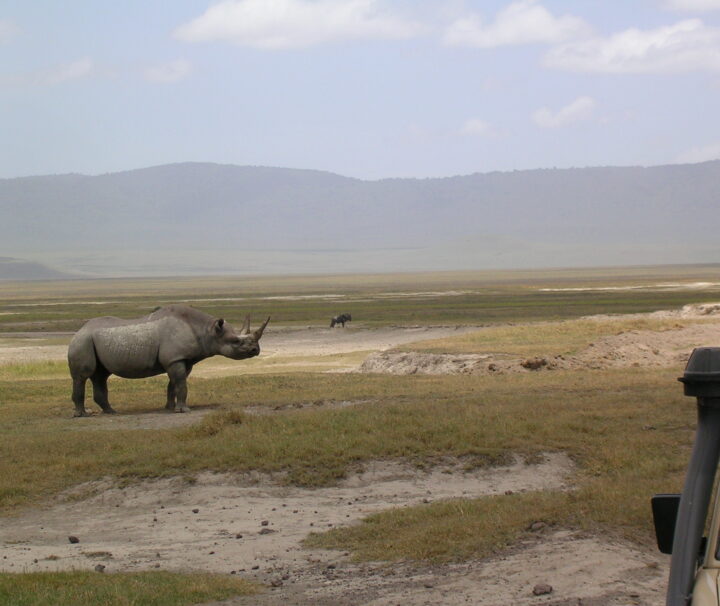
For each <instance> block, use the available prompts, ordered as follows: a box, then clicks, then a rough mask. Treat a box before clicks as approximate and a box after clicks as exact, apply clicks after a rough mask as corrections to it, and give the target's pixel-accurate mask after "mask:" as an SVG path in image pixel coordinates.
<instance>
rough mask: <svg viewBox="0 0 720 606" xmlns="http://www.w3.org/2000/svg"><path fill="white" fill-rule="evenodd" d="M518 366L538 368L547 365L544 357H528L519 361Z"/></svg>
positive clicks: (529, 368) (531, 368) (530, 368)
mask: <svg viewBox="0 0 720 606" xmlns="http://www.w3.org/2000/svg"><path fill="white" fill-rule="evenodd" d="M520 366H522V367H523V368H527V369H528V370H540V369H541V368H542V367H543V366H547V360H546V359H545V358H528V359H527V360H523V361H522V362H521V363H520Z"/></svg>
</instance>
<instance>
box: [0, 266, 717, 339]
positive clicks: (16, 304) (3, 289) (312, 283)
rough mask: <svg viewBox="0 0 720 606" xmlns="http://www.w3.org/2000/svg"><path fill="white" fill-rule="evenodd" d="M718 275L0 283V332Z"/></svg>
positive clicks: (576, 301) (593, 295) (574, 313)
mask: <svg viewBox="0 0 720 606" xmlns="http://www.w3.org/2000/svg"><path fill="white" fill-rule="evenodd" d="M717 275H718V267H717V266H712V265H710V266H687V267H683V266H681V267H664V268H663V267H652V268H648V267H641V268H620V269H618V268H611V269H586V270H578V269H568V270H552V271H549V270H548V271H535V272H531V271H502V272H489V271H486V272H444V273H418V274H387V275H370V276H366V275H343V276H292V277H269V278H268V277H266V278H216V277H214V278H165V279H142V280H141V279H135V280H122V279H113V280H84V281H75V282H31V283H12V282H7V283H0V333H3V332H5V333H8V332H24V331H70V330H76V329H77V328H79V327H80V325H81V324H82V323H83V321H85V320H87V319H88V318H92V317H96V316H102V315H114V316H119V317H128V318H131V317H138V316H142V315H145V314H147V313H149V312H150V311H152V310H153V309H154V308H155V307H156V306H158V305H165V304H168V303H173V302H189V303H190V304H192V305H195V306H197V307H199V308H201V309H203V310H204V311H206V312H207V313H211V314H214V315H217V316H221V317H224V318H225V319H227V320H229V321H231V322H240V321H241V320H242V319H243V318H244V317H245V315H246V314H248V313H250V314H252V315H253V316H254V317H256V318H263V317H265V316H267V315H271V316H272V318H273V324H274V325H315V324H320V325H325V324H327V323H328V321H329V318H330V317H332V316H333V315H336V314H337V313H340V312H342V311H350V312H351V313H352V314H353V317H354V320H353V321H354V322H355V324H354V325H356V326H357V325H358V324H362V325H364V326H387V325H395V324H399V325H413V324H416V325H429V324H449V325H485V324H493V323H502V322H528V321H538V320H552V319H565V318H574V317H579V316H582V315H587V314H595V313H633V312H648V311H654V310H657V309H667V308H671V307H679V306H680V305H683V304H685V303H691V302H702V301H709V300H712V298H713V297H714V296H715V294H714V293H713V292H712V291H710V292H709V291H708V290H707V289H694V290H693V289H690V290H688V289H687V288H677V286H678V285H681V284H688V283H692V282H701V281H710V282H714V281H715V280H717ZM663 285H664V286H663ZM608 288H609V289H610V290H602V289H608ZM578 289H580V290H578ZM583 289H596V290H583ZM598 289H599V290H598Z"/></svg>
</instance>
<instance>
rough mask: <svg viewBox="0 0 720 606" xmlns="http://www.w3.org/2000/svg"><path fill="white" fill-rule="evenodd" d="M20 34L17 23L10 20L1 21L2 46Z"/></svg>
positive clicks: (0, 38)
mask: <svg viewBox="0 0 720 606" xmlns="http://www.w3.org/2000/svg"><path fill="white" fill-rule="evenodd" d="M19 33H20V28H19V27H18V25H17V23H15V22H14V21H11V20H10V19H0V44H7V43H8V42H10V41H11V40H12V39H13V38H14V37H15V36H17V35H18V34H19Z"/></svg>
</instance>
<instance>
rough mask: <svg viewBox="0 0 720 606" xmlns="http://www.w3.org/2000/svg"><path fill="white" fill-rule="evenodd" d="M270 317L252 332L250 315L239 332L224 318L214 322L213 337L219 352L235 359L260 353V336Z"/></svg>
mask: <svg viewBox="0 0 720 606" xmlns="http://www.w3.org/2000/svg"><path fill="white" fill-rule="evenodd" d="M269 321H270V317H268V319H267V320H265V322H263V324H262V326H260V328H258V329H256V330H254V331H253V332H250V316H248V317H247V318H245V322H244V323H243V325H242V328H241V329H240V332H239V333H236V332H235V330H234V329H233V327H232V326H230V324H228V323H227V322H225V320H223V319H222V318H219V319H217V320H215V321H214V322H213V324H212V328H211V331H212V337H213V339H214V340H215V343H216V348H217V353H219V354H220V355H222V356H225V357H226V358H232V359H233V360H243V359H244V358H252V357H254V356H257V355H258V354H259V353H260V337H262V334H263V331H264V330H265V327H266V326H267V325H268V322H269Z"/></svg>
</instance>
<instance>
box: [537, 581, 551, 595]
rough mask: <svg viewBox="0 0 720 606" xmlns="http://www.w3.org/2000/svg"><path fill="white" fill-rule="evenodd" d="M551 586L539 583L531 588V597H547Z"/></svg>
mask: <svg viewBox="0 0 720 606" xmlns="http://www.w3.org/2000/svg"><path fill="white" fill-rule="evenodd" d="M552 590H553V588H552V586H551V585H548V584H547V583H539V584H537V585H535V587H533V590H532V592H533V595H547V594H548V593H552Z"/></svg>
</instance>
